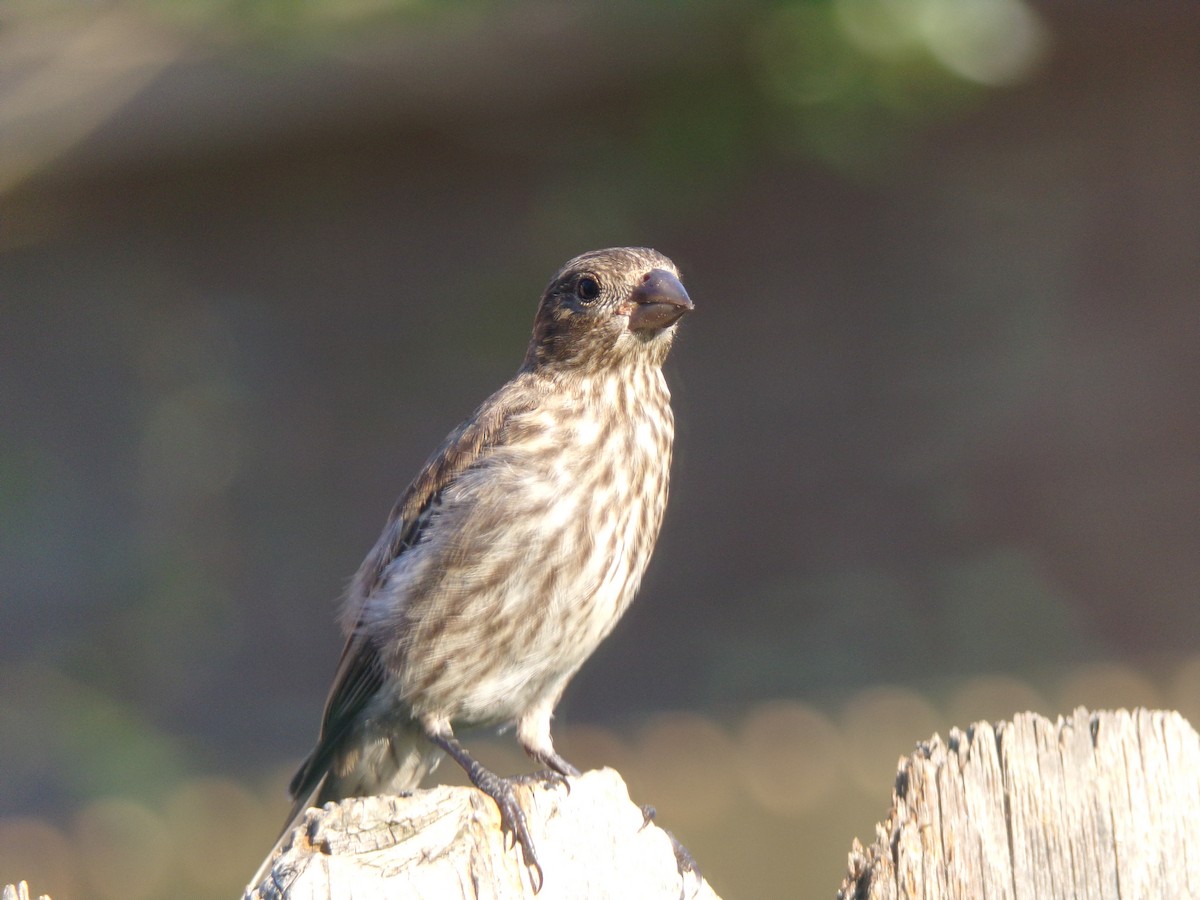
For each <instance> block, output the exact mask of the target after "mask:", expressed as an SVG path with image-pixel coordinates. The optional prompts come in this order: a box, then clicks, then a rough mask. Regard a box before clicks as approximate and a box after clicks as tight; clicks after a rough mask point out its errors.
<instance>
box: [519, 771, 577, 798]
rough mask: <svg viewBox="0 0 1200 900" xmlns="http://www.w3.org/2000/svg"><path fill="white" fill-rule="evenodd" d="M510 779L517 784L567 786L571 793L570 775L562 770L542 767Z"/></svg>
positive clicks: (568, 791) (548, 786) (549, 786)
mask: <svg viewBox="0 0 1200 900" xmlns="http://www.w3.org/2000/svg"><path fill="white" fill-rule="evenodd" d="M510 780H511V781H513V782H515V783H517V784H540V785H542V786H543V787H547V788H551V787H565V788H566V789H567V793H568V794H570V793H571V782H570V779H569V777H568V776H567V775H564V774H563V773H562V772H556V771H555V770H554V769H540V770H539V771H537V772H530V773H528V774H526V775H513V776H512V778H511V779H510Z"/></svg>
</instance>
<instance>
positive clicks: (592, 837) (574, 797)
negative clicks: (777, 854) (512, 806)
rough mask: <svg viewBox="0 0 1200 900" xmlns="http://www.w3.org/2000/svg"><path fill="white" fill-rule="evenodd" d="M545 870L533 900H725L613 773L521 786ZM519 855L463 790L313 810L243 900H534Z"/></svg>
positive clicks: (490, 811) (489, 813)
mask: <svg viewBox="0 0 1200 900" xmlns="http://www.w3.org/2000/svg"><path fill="white" fill-rule="evenodd" d="M518 791H519V793H520V795H521V796H520V800H521V805H522V807H523V808H524V809H525V812H526V816H527V817H528V820H529V827H530V831H531V832H532V833H533V839H534V841H535V842H536V845H537V852H538V857H539V859H540V861H541V865H542V869H543V871H544V874H545V884H544V885H543V886H542V889H541V891H540V892H539V893H537V895H536V896H537V897H538V900H556V898H568V897H576V898H578V897H588V898H606V897H607V898H613V900H617V898H628V897H638V898H646V900H654V898H662V900H680V898H681V897H682V898H698V900H719V898H717V895H716V894H715V893H713V890H712V888H711V887H709V886H708V883H707V882H705V881H704V879H703V878H702V877H700V876H699V875H698V873H696V872H695V871H694V870H689V869H688V867H687V866H686V865H681V864H680V860H679V859H678V858H677V857H676V850H675V848H674V846H673V841H672V839H671V837H670V835H668V834H667V832H665V831H663V830H661V829H660V828H658V827H656V826H655V825H654V823H653V822H652V821H647V819H646V816H645V814H644V813H643V812H642V810H641V808H640V807H638V806H635V805H634V804H633V803H632V802H630V800H629V792H628V790H627V789H626V787H625V782H623V781H622V780H621V776H620V775H618V774H617V773H616V772H614V771H613V770H612V769H601V770H599V771H593V772H585V773H584V774H583V775H581V776H580V777H578V778H572V779H570V783H569V790H568V787H567V786H565V785H554V786H544V785H540V784H532V785H527V786H524V787H521V788H518ZM534 895H535V892H534V884H533V882H532V880H531V877H530V871H529V869H528V868H527V867H526V866H525V864H524V863H523V862H522V861H521V855H520V851H519V850H518V849H516V848H513V847H511V846H508V847H506V846H505V840H504V838H503V836H502V834H501V831H500V817H499V814H498V813H497V811H496V804H495V803H493V802H492V801H491V800H490V799H489V798H488V797H486V796H484V795H483V794H482V793H481V792H480V791H477V790H475V789H474V788H467V787H438V788H433V789H430V790H426V791H416V792H414V793H413V795H412V796H410V797H403V798H395V797H368V798H364V799H356V800H343V801H342V802H340V803H336V804H334V803H331V804H327V805H326V807H325V809H323V810H309V812H308V814H307V815H306V817H305V821H304V823H302V824H301V825H300V826H298V827H297V828H295V829H294V830H293V831H292V834H291V836H290V838H289V839H288V840H287V841H286V842H285V844H284V846H283V849H282V853H281V854H280V855H279V857H278V858H277V859H276V860H274V862H273V863H272V865H271V871H270V873H269V874H268V876H267V878H266V879H265V880H264V881H263V882H262V883H261V884H259V885H252V886H251V890H250V891H249V892H247V894H246V895H245V897H246V898H247V900H283V898H286V900H298V898H305V900H310V898H311V900H318V898H331V897H354V898H355V900H372V898H379V900H383V898H392V897H437V898H446V900H454V898H472V900H474V898H495V900H500V898H522V897H533V896H534Z"/></svg>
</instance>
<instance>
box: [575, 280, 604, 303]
mask: <svg viewBox="0 0 1200 900" xmlns="http://www.w3.org/2000/svg"><path fill="white" fill-rule="evenodd" d="M575 296H576V297H578V298H579V299H580V300H582V301H584V302H585V303H591V302H592V301H593V300H595V299H596V298H597V297H599V296H600V285H599V284H598V283H597V281H596V279H595V278H592V277H591V276H590V275H584V276H583V277H582V278H580V279H579V280H578V281H577V282H575Z"/></svg>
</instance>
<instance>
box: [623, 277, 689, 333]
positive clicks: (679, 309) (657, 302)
mask: <svg viewBox="0 0 1200 900" xmlns="http://www.w3.org/2000/svg"><path fill="white" fill-rule="evenodd" d="M629 299H630V300H632V301H633V302H634V304H635V306H634V308H633V310H632V311H631V312H630V313H629V330H630V331H661V330H662V329H664V328H666V327H667V326H669V325H673V324H674V323H675V322H676V321H677V320H678V319H679V317H680V316H682V315H683V314H684V313H685V312H688V311H689V310H691V309H692V300H691V298H690V297H688V295H687V291H685V290H684V289H683V285H682V284H680V283H679V279H678V278H676V277H675V276H674V275H672V274H671V273H670V272H668V271H667V270H666V269H651V270H650V271H649V272H647V273H646V274H645V275H643V276H642V283H641V284H639V285H638V286H637V287H635V288H634V289H633V293H632V294H630V295H629Z"/></svg>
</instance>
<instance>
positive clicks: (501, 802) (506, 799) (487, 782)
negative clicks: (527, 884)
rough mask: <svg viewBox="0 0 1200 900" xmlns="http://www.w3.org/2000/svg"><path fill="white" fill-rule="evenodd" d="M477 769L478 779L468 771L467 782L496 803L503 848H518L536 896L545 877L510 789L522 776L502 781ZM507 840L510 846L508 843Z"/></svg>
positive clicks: (519, 781) (518, 806)
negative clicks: (531, 878)
mask: <svg viewBox="0 0 1200 900" xmlns="http://www.w3.org/2000/svg"><path fill="white" fill-rule="evenodd" d="M479 769H480V771H479V772H478V773H477V774H478V776H479V777H478V778H476V773H471V772H468V774H469V775H471V781H473V782H474V784H475V786H476V787H477V788H479V789H480V790H481V791H483V792H484V793H485V794H487V795H488V796H489V797H491V798H492V800H494V801H495V803H496V808H497V809H498V810H500V827H501V829H502V830H503V831H504V838H505V841H504V847H505V849H506V850H507V849H512V847H513V846H514V845H516V844H520V845H521V855H522V856H523V857H524V858H525V865H527V866H528V867H529V872H530V876H531V877H533V878H534V885H533V892H534V893H535V894H536V893H538V892H539V891H541V889H542V884H543V883H544V882H545V880H546V876H545V874H544V873H543V872H542V864H541V863H540V862H538V858H537V851H536V850H534V849H533V838H532V837H530V835H529V824H528V823H527V822H526V820H525V810H523V809H521V804H519V803H518V802H517V794H516V791H514V790H513V787H514V786H515V785H518V784H525V783H526V781H525V777H523V776H517V777H514V778H502V777H501V776H499V775H497V774H496V773H495V772H492V771H490V770H488V769H484V768H483V767H482V766H480V767H479ZM510 840H511V841H512V843H509V841H510Z"/></svg>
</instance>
